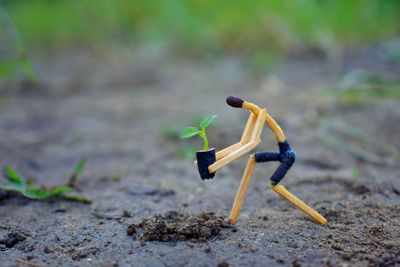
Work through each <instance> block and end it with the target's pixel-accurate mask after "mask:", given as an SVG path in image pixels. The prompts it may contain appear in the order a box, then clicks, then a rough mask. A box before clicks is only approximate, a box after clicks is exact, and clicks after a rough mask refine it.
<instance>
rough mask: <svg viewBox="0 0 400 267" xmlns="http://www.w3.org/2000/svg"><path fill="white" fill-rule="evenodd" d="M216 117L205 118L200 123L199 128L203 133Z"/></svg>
mask: <svg viewBox="0 0 400 267" xmlns="http://www.w3.org/2000/svg"><path fill="white" fill-rule="evenodd" d="M216 117H217V115H209V116H207V117H205V118H204V119H203V120H202V121H201V122H200V127H201V129H202V130H203V131H204V130H205V129H207V127H208V126H210V125H211V124H212V123H213V122H214V120H215V118H216Z"/></svg>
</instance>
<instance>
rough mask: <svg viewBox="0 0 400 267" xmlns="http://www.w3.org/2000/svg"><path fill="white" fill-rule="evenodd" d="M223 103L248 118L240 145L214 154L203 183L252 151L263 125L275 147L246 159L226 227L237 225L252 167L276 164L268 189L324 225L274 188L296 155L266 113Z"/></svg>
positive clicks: (315, 214) (235, 100) (238, 103)
mask: <svg viewBox="0 0 400 267" xmlns="http://www.w3.org/2000/svg"><path fill="white" fill-rule="evenodd" d="M226 103H227V104H228V105H230V106H232V107H235V108H243V109H246V110H248V111H250V116H249V118H248V120H247V124H246V127H245V129H244V131H243V134H242V137H241V139H240V141H239V142H238V143H236V144H233V145H231V146H229V147H227V148H225V149H222V150H220V151H218V152H217V153H216V155H215V158H216V161H215V162H214V163H212V164H211V165H209V166H208V174H207V173H206V174H205V175H204V173H202V178H203V179H210V178H212V177H214V173H215V172H216V171H217V170H218V169H220V168H222V167H223V166H225V165H227V164H228V163H230V162H231V161H233V160H235V159H237V158H239V157H241V156H243V155H244V154H246V153H248V152H250V151H251V150H253V149H254V148H256V147H257V146H258V144H259V143H260V142H261V139H260V136H261V133H262V130H263V126H264V123H266V125H267V126H268V128H269V129H270V130H271V131H272V133H273V134H274V135H275V138H276V140H277V141H278V147H279V152H256V153H254V154H251V155H250V158H249V160H248V161H247V165H246V168H245V170H244V173H243V177H242V180H241V182H240V185H239V188H238V191H237V193H236V196H235V200H234V202H233V206H232V210H231V212H230V215H229V221H230V223H232V224H235V223H236V222H237V219H238V217H239V213H240V209H241V207H242V206H243V202H244V199H245V197H246V193H247V190H248V187H249V184H250V181H251V177H252V175H253V172H254V169H255V165H256V163H258V162H269V161H279V162H280V165H279V167H278V168H277V170H276V171H275V172H274V173H273V174H272V176H271V178H270V180H271V182H270V187H271V189H272V190H274V191H275V192H277V193H278V194H279V195H280V196H282V197H283V198H285V199H286V200H288V201H289V202H290V203H292V204H293V205H295V206H296V207H297V208H299V209H300V210H302V211H303V212H304V213H306V214H307V215H308V216H310V217H311V218H312V219H313V220H314V221H316V222H318V223H320V224H325V223H326V222H327V220H326V219H325V218H324V217H323V216H321V215H320V214H319V213H318V212H317V211H315V210H314V209H312V208H311V207H309V206H308V205H307V204H305V203H304V202H303V201H301V200H300V199H299V198H297V197H296V196H294V195H293V194H292V193H290V192H289V191H288V190H287V189H286V188H285V187H283V186H282V185H279V184H278V183H279V182H280V181H281V180H282V179H283V178H284V176H285V174H286V172H287V171H288V170H289V169H290V167H291V166H292V165H293V163H294V162H295V159H296V155H295V153H294V151H293V150H292V149H291V147H290V145H289V143H288V142H287V140H286V136H285V134H284V133H283V131H282V129H281V127H280V126H279V125H278V123H277V122H276V121H275V120H274V119H273V118H272V117H271V116H270V115H269V114H268V112H267V110H266V109H261V108H260V107H259V106H257V105H256V104H253V103H250V102H246V101H244V100H242V99H240V98H238V97H235V96H229V97H228V98H227V99H226Z"/></svg>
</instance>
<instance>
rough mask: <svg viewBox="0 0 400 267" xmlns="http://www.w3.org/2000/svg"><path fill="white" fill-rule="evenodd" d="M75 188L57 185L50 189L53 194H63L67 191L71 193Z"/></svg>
mask: <svg viewBox="0 0 400 267" xmlns="http://www.w3.org/2000/svg"><path fill="white" fill-rule="evenodd" d="M72 191H73V189H72V188H71V187H69V186H57V187H54V188H52V189H51V190H50V194H51V196H54V197H56V196H61V195H64V194H67V193H71V192H72Z"/></svg>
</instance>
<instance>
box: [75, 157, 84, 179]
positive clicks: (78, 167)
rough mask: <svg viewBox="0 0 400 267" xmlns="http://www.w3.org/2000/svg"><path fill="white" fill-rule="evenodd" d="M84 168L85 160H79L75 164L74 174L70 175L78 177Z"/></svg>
mask: <svg viewBox="0 0 400 267" xmlns="http://www.w3.org/2000/svg"><path fill="white" fill-rule="evenodd" d="M85 167H86V159H81V160H80V161H79V162H78V164H76V166H75V169H74V172H73V173H72V175H75V176H78V175H79V174H81V173H82V172H83V170H84V169H85Z"/></svg>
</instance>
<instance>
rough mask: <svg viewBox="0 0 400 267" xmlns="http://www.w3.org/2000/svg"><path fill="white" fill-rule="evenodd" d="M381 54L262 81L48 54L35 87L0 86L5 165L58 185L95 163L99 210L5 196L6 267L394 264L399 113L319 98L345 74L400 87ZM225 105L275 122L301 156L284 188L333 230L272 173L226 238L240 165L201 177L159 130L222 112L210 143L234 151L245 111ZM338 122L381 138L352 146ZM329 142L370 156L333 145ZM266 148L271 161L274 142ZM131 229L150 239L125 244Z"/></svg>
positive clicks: (262, 167) (194, 67) (259, 182)
mask: <svg viewBox="0 0 400 267" xmlns="http://www.w3.org/2000/svg"><path fill="white" fill-rule="evenodd" d="M378 55H379V56H378ZM380 55H381V53H380V51H379V49H376V48H373V49H370V50H366V52H365V51H362V52H357V51H356V52H354V53H353V54H350V55H348V56H346V58H345V61H344V64H343V67H342V68H341V69H339V70H337V69H336V70H334V69H332V68H331V67H330V66H329V65H328V64H326V63H325V62H324V60H322V59H319V58H313V57H305V58H301V59H291V60H290V61H288V62H287V63H286V64H282V65H281V66H277V67H276V68H275V69H274V70H273V71H270V72H268V73H265V74H264V75H262V76H257V77H255V76H254V75H252V74H251V72H249V71H246V70H244V69H243V68H240V67H239V66H240V65H239V63H238V61H237V60H236V59H231V58H226V59H221V60H219V61H218V62H215V63H213V64H211V63H207V64H206V63H203V64H200V63H193V62H167V63H168V64H167V63H163V61H161V62H147V61H146V60H142V59H140V58H139V59H135V60H136V61H135V60H133V62H135V64H134V65H132V63H130V62H128V61H127V62H124V61H117V63H116V62H115V61H113V62H111V63H113V64H114V65H113V68H109V66H108V63H109V62H107V64H105V62H103V61H102V60H104V59H96V58H94V57H89V56H88V55H87V54H85V53H80V54H79V53H73V55H69V54H67V55H65V56H59V57H57V58H52V59H43V58H39V59H38V60H37V61H36V62H38V63H37V66H36V67H37V70H38V73H39V86H38V87H34V88H32V87H26V88H20V89H17V88H11V87H10V86H8V85H6V84H3V85H2V87H1V91H0V93H1V95H0V97H1V101H0V103H1V104H0V114H1V116H0V128H1V129H2V130H1V131H0V165H1V167H2V168H4V167H5V166H8V165H11V166H14V167H15V168H17V170H19V171H20V172H21V173H23V174H24V175H25V176H27V177H32V178H33V179H34V180H35V181H37V182H38V183H39V184H47V185H56V184H60V183H63V182H64V181H65V180H64V179H65V177H68V175H69V174H70V171H71V169H72V168H73V166H74V165H75V164H76V163H77V162H78V161H79V160H80V159H81V158H86V159H87V160H88V165H87V168H86V170H85V172H84V173H83V175H81V176H80V177H79V184H80V187H81V188H82V190H83V193H84V194H85V195H87V196H89V197H90V198H92V199H93V201H94V202H93V204H91V205H88V204H81V203H76V202H68V201H62V200H53V201H48V202H39V201H30V200H27V199H24V198H21V197H19V196H15V195H10V194H6V193H4V192H2V193H0V214H1V216H0V262H1V264H0V265H1V266H25V265H24V263H22V262H25V263H26V262H28V263H30V264H36V265H38V266H218V265H219V266H399V265H400V183H399V181H400V180H399V166H398V162H399V158H400V157H399V152H398V151H399V149H398V148H399V145H400V135H399V133H400V129H399V126H398V123H393V122H396V121H398V120H399V118H400V105H399V101H398V100H393V99H375V100H371V101H362V102H357V103H355V104H354V103H350V102H346V101H341V100H340V99H338V98H335V97H334V96H332V95H329V94H325V93H324V92H325V91H324V90H326V89H327V88H332V86H333V85H334V83H335V81H336V77H337V73H338V72H339V73H345V72H347V71H350V70H353V69H360V68H361V69H364V70H368V71H373V72H376V73H384V74H388V75H394V76H396V75H398V73H400V71H399V66H398V65H396V64H394V63H393V62H391V61H390V60H389V59H387V58H385V57H382V56H380ZM60 57H61V58H60ZM111 63H110V64H111ZM105 65H107V66H105ZM138 66H140V67H138ZM396 73H397V74H396ZM397 78H399V77H398V76H397ZM227 95H238V96H241V97H242V98H244V99H248V100H250V101H254V102H256V103H258V104H259V105H260V106H266V107H268V110H269V112H270V113H271V114H272V115H273V116H274V117H275V118H276V119H277V120H278V121H279V123H280V124H281V125H282V127H283V129H284V131H285V133H286V135H287V136H288V139H289V142H290V143H291V145H292V147H293V149H294V150H295V151H296V153H297V158H298V160H297V162H296V163H295V165H294V166H293V168H292V169H291V170H290V172H289V173H288V175H287V177H286V178H285V179H284V180H283V181H282V184H283V185H285V186H286V187H287V188H288V189H289V190H291V192H293V193H294V194H296V195H297V196H298V197H300V198H301V199H303V200H304V201H305V202H307V203H309V204H310V205H311V206H313V207H314V208H315V209H316V210H318V211H319V212H320V213H321V214H323V215H324V216H326V218H327V219H328V221H329V222H328V224H327V225H325V226H321V225H317V224H315V223H313V222H312V221H311V220H310V219H309V218H307V217H306V216H305V215H304V214H302V213H301V212H299V211H298V210H297V209H295V208H294V207H292V206H291V205H290V204H289V203H287V202H285V201H284V200H282V199H281V198H280V197H279V196H278V195H276V194H275V193H274V192H272V191H271V190H269V189H268V186H267V184H268V177H269V176H270V175H271V174H272V172H273V170H274V168H276V164H275V163H270V164H259V165H257V167H256V171H255V175H254V177H253V180H252V183H251V185H250V188H249V192H248V196H247V199H246V202H245V206H244V208H243V210H242V213H241V216H240V218H239V222H238V224H237V225H236V226H235V228H234V229H232V228H225V227H224V226H225V225H224V222H223V220H221V217H218V216H223V218H226V217H227V215H228V213H229V210H230V207H231V204H232V201H233V197H234V194H235V191H236V188H237V186H238V184H239V181H240V178H241V174H242V171H243V168H244V165H245V162H246V160H247V159H246V157H244V158H243V159H240V160H237V161H235V162H234V163H232V164H231V165H229V166H227V167H225V168H223V169H221V170H220V171H218V172H217V174H216V176H215V178H214V179H213V180H210V181H206V182H204V181H201V179H200V178H199V177H198V174H197V173H196V171H195V170H194V168H193V163H192V161H191V160H189V159H185V158H183V157H182V156H181V155H182V154H183V150H184V148H185V147H184V145H182V144H185V146H186V145H189V143H190V142H187V143H184V142H183V141H180V140H177V139H176V138H174V135H173V134H172V135H169V134H166V133H165V132H166V130H165V129H167V126H168V127H169V129H171V127H172V128H176V129H182V128H183V127H184V126H187V124H188V123H189V122H190V121H193V120H195V119H197V118H199V117H201V116H203V115H208V114H210V113H212V114H218V115H219V116H218V119H217V121H216V124H215V127H213V128H212V129H211V130H210V132H209V136H210V143H211V144H212V145H213V146H215V147H216V148H217V149H221V148H223V147H225V146H227V145H229V144H231V143H234V142H236V141H237V140H238V139H239V138H240V135H241V131H242V129H243V127H244V124H245V121H246V117H247V115H248V114H247V113H246V112H245V111H243V110H238V109H232V108H230V107H229V106H227V105H226V104H225V97H226V96H227ZM326 125H328V126H329V127H330V128H329V129H330V130H329V131H325V132H323V134H322V135H321V134H320V133H321V131H320V129H321V128H322V129H323V127H326ZM343 125H347V126H348V127H350V128H355V129H358V130H359V131H362V132H363V134H365V135H366V136H368V137H371V139H370V140H373V141H372V142H368V141H365V140H366V139H362V140H361V139H357V138H356V137H357V136H356V137H354V136H353V138H346V137H345V136H344V137H343V136H342V135H343V131H342V130H343V129H344V128H346V127H347V126H343ZM328 135H332V136H334V137H335V138H337V139H335V140H339V141H337V142H342V143H343V144H344V147H347V148H348V147H352V148H353V147H355V148H357V149H358V150H356V151H360V150H362V151H368V152H369V154H368V155H373V156H374V157H363V156H362V155H360V154H359V153H355V152H354V150H346V149H343V146H338V147H336V148H335V147H333V146H331V145H329V144H328V143H327V142H326V137H327V136H328ZM328 137H329V136H328ZM363 140H364V141H363ZM197 141H198V140H197ZM196 144H197V143H196ZM258 150H269V151H275V150H277V146H276V145H275V142H274V139H273V137H272V136H271V134H270V133H269V132H268V131H264V134H263V142H262V145H261V146H260V147H259V148H258ZM376 159H378V162H377V160H376ZM380 159H384V160H382V161H381V162H380V161H379V160H380ZM203 212H213V213H215V214H213V215H212V216H215V218H217V219H215V218H214V217H212V218H211V219H212V223H211V224H207V223H206V226H204V225H203V226H204V227H205V228H201V227H198V228H196V227H197V226H199V225H200V226H201V225H202V223H204V221H206V222H207V220H205V219H204V218H203V219H201V220H200V219H199V218H197V217H196V218H195V219H193V217H190V216H191V215H196V214H201V213H203ZM165 214H167V215H165ZM171 214H172V215H171ZM154 216H156V217H154ZM200 216H205V215H200ZM210 216H211V215H210ZM152 218H153V219H152ZM154 218H156V219H154ZM157 218H158V219H157ZM188 218H192V219H188ZM214 219H215V220H214ZM152 222H153V223H154V222H156V223H158V226H157V227H155V228H154V227H153V226H154V225H152ZM182 223H183V224H186V226H187V225H190V227H186V226H185V227H186V228H185V227H182ZM130 225H136V226H137V227H134V228H135V231H136V230H137V232H135V231H134V230H132V226H131V228H129V226H130ZM160 225H161V226H160ZM171 225H172V226H171ZM159 227H161V230H160V228H159ZM213 227H217V231H212V230H210V229H214V228H213ZM136 228H137V229H136ZM129 229H131V230H130V231H131V232H130V234H132V235H137V234H139V235H143V234H144V237H143V236H142V237H140V236H135V238H133V236H132V235H127V230H129ZM154 229H156V230H157V231H154ZM171 229H172V230H171ZM193 229H197V230H199V231H200V232H199V231H197V230H193ZM158 230H160V231H158ZM192 230H193V232H191V231H192ZM214 230H215V229H214ZM146 231H147V232H146ZM168 231H169V232H168ZM182 231H183V232H184V233H185V234H182ZM196 231H197V232H196ZM134 232H135V233H134ZM166 233H173V235H171V236H168V235H165V234H166ZM199 233H200V234H199ZM166 236H167V237H166ZM153 240H156V241H153ZM161 241H167V242H161Z"/></svg>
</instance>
